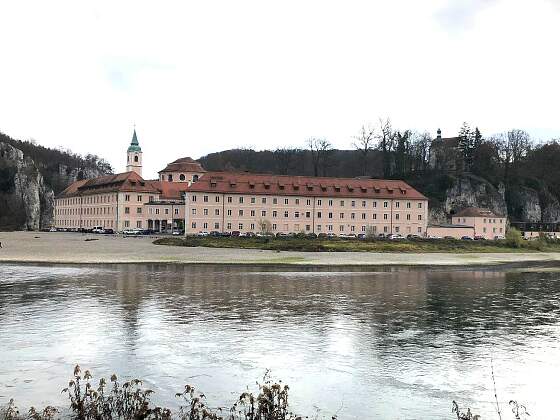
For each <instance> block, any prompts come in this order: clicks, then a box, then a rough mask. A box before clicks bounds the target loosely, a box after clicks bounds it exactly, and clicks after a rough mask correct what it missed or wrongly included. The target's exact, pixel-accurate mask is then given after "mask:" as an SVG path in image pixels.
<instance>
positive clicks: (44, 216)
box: [0, 142, 54, 230]
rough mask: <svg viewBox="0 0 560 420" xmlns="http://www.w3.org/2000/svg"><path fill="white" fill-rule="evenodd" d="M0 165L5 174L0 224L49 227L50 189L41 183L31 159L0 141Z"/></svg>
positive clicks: (52, 201) (42, 180)
mask: <svg viewBox="0 0 560 420" xmlns="http://www.w3.org/2000/svg"><path fill="white" fill-rule="evenodd" d="M0 166H1V167H2V169H3V176H5V177H6V179H5V180H4V181H5V182H4V183H3V188H2V191H0V196H1V200H2V206H1V207H0V210H1V212H2V218H1V222H2V225H3V226H0V227H4V228H11V229H27V230H38V229H40V228H43V227H47V226H50V224H51V222H52V218H53V209H54V192H53V190H52V189H51V188H50V187H49V186H48V185H46V184H45V181H44V179H43V176H42V175H41V172H40V171H39V169H38V168H37V166H36V165H35V163H34V162H33V160H31V159H30V158H28V157H26V156H24V154H23V152H22V151H21V150H19V149H16V148H15V147H13V146H11V145H9V144H7V143H2V142H0ZM10 213H11V214H10ZM10 216H12V217H10Z"/></svg>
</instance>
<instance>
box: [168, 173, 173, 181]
mask: <svg viewBox="0 0 560 420" xmlns="http://www.w3.org/2000/svg"><path fill="white" fill-rule="evenodd" d="M167 180H168V181H169V182H173V174H169V175H167Z"/></svg>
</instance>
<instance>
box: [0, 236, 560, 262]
mask: <svg viewBox="0 0 560 420" xmlns="http://www.w3.org/2000/svg"><path fill="white" fill-rule="evenodd" d="M153 240H154V238H153V237H127V238H123V237H122V236H116V235H114V236H113V235H110V236H109V235H107V236H105V235H93V234H80V233H59V232H52V233H51V232H0V242H2V248H1V249H0V262H37V263H81V264H101V263H177V264H295V265H317V266H352V265H355V266H367V265H371V266H381V265H409V266H410V265H414V266H422V265H424V266H454V265H455V266H458V265H493V264H508V263H523V262H527V263H532V262H550V261H560V253H555V252H532V253H461V254H455V253H374V252H332V253H331V252H293V251H281V252H278V251H267V250H257V249H225V248H202V247H199V248H189V247H175V246H158V245H154V244H153V243H152V242H153Z"/></svg>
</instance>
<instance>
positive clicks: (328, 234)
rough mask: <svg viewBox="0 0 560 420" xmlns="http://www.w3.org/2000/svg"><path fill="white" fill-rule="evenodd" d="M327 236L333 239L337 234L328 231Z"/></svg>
mask: <svg viewBox="0 0 560 420" xmlns="http://www.w3.org/2000/svg"><path fill="white" fill-rule="evenodd" d="M327 238H329V239H333V238H336V235H335V234H334V233H327Z"/></svg>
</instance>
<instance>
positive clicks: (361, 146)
mask: <svg viewBox="0 0 560 420" xmlns="http://www.w3.org/2000/svg"><path fill="white" fill-rule="evenodd" d="M374 142H375V129H374V128H371V127H368V128H366V126H365V125H362V129H361V130H360V134H359V135H358V136H355V137H354V142H353V143H352V144H353V146H354V148H355V149H356V150H357V151H358V152H360V155H361V157H362V175H364V176H366V175H368V158H369V153H370V152H371V150H372V149H373V146H374Z"/></svg>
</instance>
